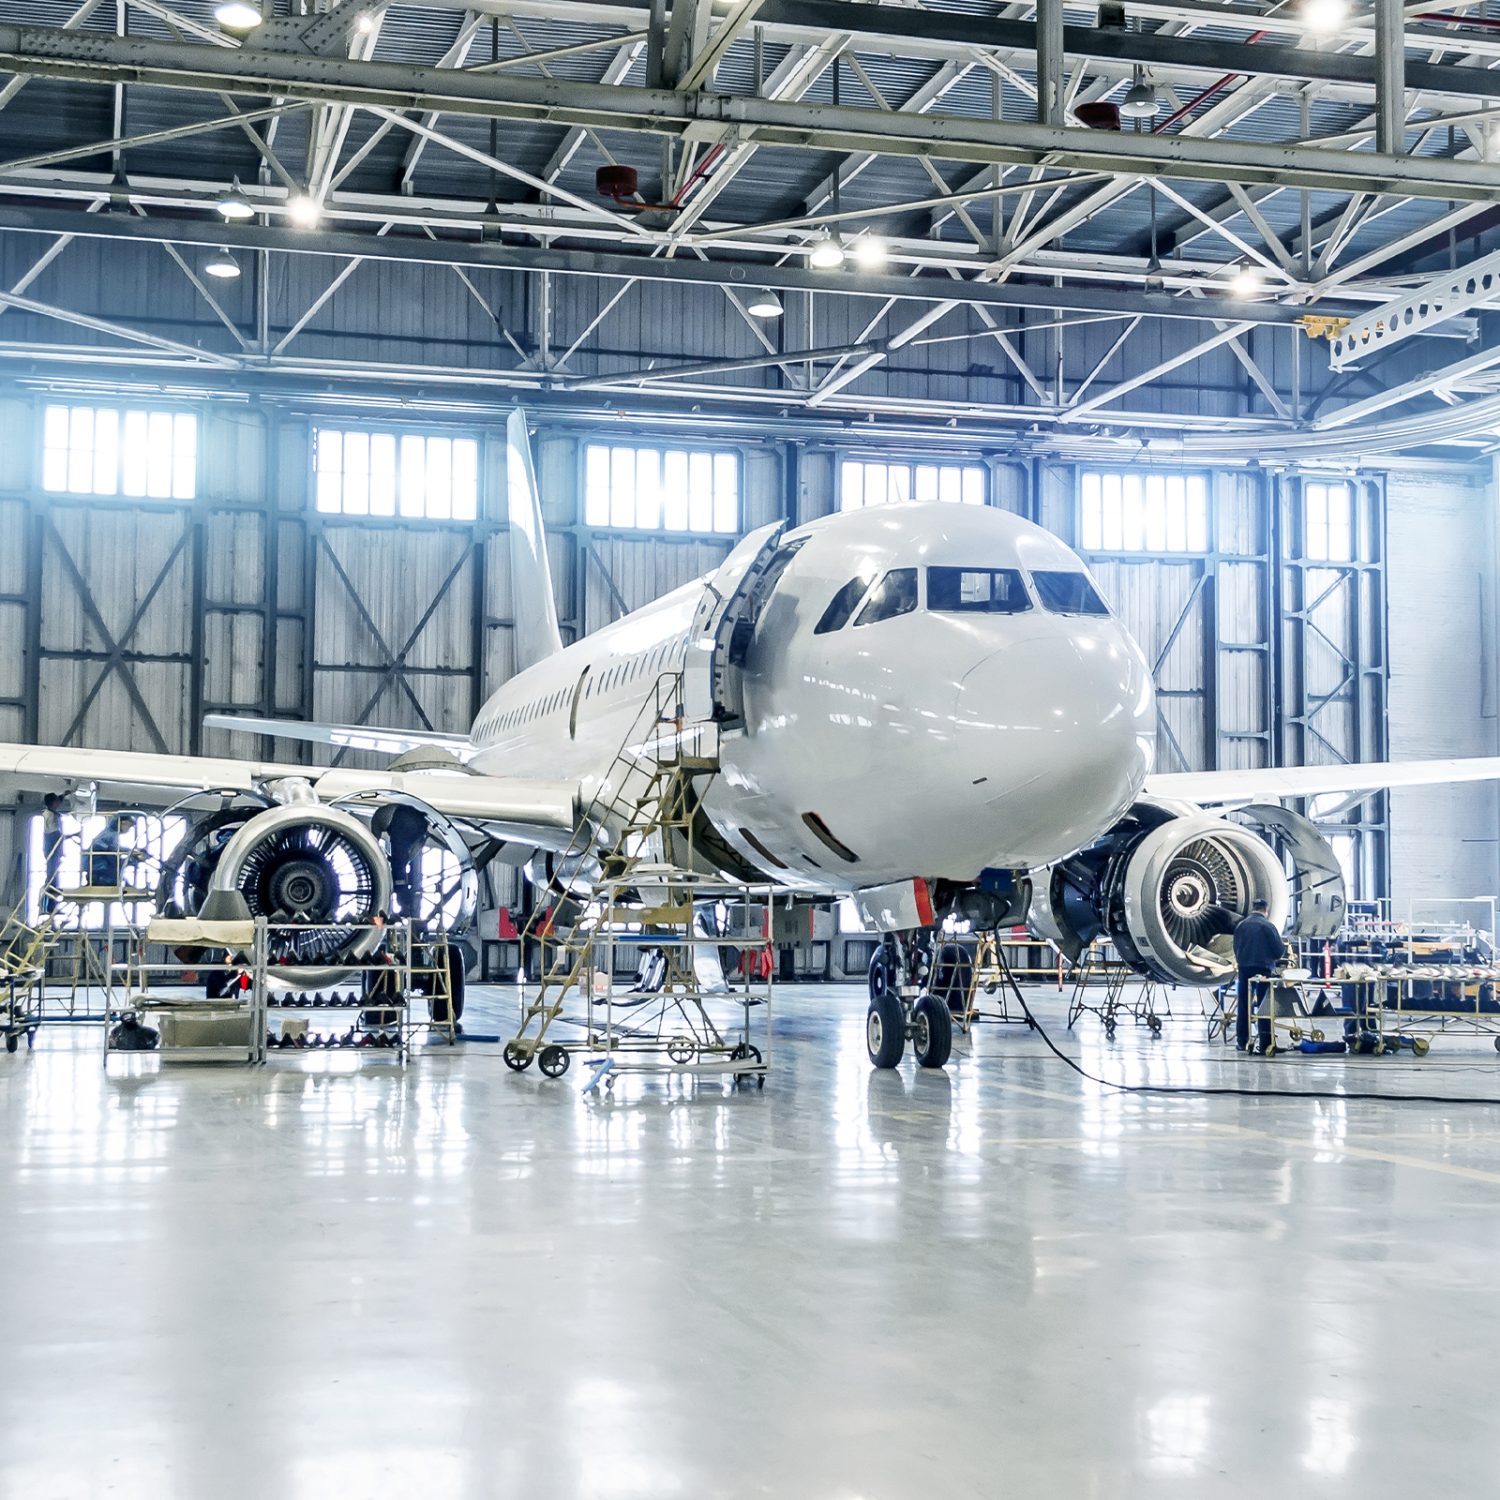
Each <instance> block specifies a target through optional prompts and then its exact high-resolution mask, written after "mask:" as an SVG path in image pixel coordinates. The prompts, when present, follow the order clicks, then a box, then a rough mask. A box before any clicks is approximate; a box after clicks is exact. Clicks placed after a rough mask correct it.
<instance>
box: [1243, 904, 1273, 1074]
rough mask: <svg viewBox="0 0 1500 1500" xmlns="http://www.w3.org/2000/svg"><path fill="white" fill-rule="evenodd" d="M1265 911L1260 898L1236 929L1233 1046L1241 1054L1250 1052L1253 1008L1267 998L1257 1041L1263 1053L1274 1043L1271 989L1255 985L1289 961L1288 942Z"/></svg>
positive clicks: (1263, 985)
mask: <svg viewBox="0 0 1500 1500" xmlns="http://www.w3.org/2000/svg"><path fill="white" fill-rule="evenodd" d="M1266 910H1267V908H1266V903H1265V902H1264V901H1263V900H1261V899H1259V898H1257V899H1256V900H1255V901H1254V902H1253V903H1252V904H1251V908H1250V915H1249V916H1248V917H1245V918H1244V919H1243V920H1242V921H1241V922H1240V924H1239V926H1238V927H1236V928H1235V929H1234V962H1235V966H1236V967H1237V968H1238V969H1239V1004H1238V1005H1237V1006H1236V1007H1235V1013H1234V1044H1235V1046H1236V1047H1238V1048H1239V1050H1240V1051H1241V1052H1248V1051H1249V1050H1250V1007H1251V1006H1252V1005H1253V1004H1254V1003H1255V1001H1256V1000H1257V999H1259V998H1260V997H1261V996H1265V997H1266V998H1267V1001H1268V1005H1267V1009H1266V1012H1265V1014H1264V1015H1263V1016H1262V1018H1261V1020H1260V1021H1259V1022H1257V1024H1256V1040H1257V1042H1258V1044H1259V1048H1260V1050H1261V1051H1262V1052H1264V1051H1265V1050H1266V1048H1267V1047H1269V1046H1270V1043H1271V1022H1270V1019H1269V1017H1270V1014H1271V1012H1270V1008H1269V1003H1270V986H1269V985H1267V984H1257V983H1256V982H1255V981H1257V980H1265V979H1269V978H1270V977H1271V975H1272V974H1274V973H1275V972H1276V966H1277V964H1279V963H1280V962H1281V961H1282V959H1284V958H1285V957H1286V940H1285V939H1284V938H1283V937H1282V936H1281V934H1280V932H1278V931H1277V929H1276V924H1275V923H1274V922H1272V921H1271V919H1270V918H1269V917H1268V916H1267V915H1266Z"/></svg>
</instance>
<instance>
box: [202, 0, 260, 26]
mask: <svg viewBox="0 0 1500 1500" xmlns="http://www.w3.org/2000/svg"><path fill="white" fill-rule="evenodd" d="M214 20H216V21H217V22H218V23H219V25H220V26H222V27H223V28H224V30H225V31H254V30H255V28H256V27H257V26H259V25H260V23H261V22H262V21H263V20H265V17H264V16H263V15H261V13H260V6H258V5H251V4H250V0H222V3H221V4H219V5H216V6H214Z"/></svg>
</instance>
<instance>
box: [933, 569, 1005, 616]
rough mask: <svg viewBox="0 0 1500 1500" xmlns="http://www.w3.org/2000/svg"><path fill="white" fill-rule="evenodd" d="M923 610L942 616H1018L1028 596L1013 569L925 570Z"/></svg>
mask: <svg viewBox="0 0 1500 1500" xmlns="http://www.w3.org/2000/svg"><path fill="white" fill-rule="evenodd" d="M927 608H928V609H930V610H937V611H939V612H941V613H942V614H975V615H1018V614H1020V613H1021V612H1022V611H1023V610H1028V609H1030V608H1031V596H1030V595H1029V594H1028V593H1027V592H1026V585H1025V584H1024V583H1023V582H1022V580H1021V574H1020V571H1019V570H1018V569H1016V568H928V570H927Z"/></svg>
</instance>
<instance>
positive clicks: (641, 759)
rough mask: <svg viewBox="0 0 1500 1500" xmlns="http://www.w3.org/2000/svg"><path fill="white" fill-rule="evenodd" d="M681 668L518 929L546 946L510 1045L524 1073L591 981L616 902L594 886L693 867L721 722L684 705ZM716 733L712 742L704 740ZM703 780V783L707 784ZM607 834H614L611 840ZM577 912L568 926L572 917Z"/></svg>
mask: <svg viewBox="0 0 1500 1500" xmlns="http://www.w3.org/2000/svg"><path fill="white" fill-rule="evenodd" d="M682 697H683V682H682V673H681V672H664V673H662V674H661V675H660V676H659V677H658V678H657V679H656V682H655V683H654V684H653V686H652V691H651V693H650V695H649V696H648V697H647V698H646V700H645V701H644V702H643V704H642V705H641V709H640V712H639V713H638V714H637V715H636V718H635V721H634V722H633V723H632V724H631V726H630V729H629V730H628V731H627V733H626V735H625V739H624V742H623V743H622V744H621V746H620V749H619V751H618V753H617V754H616V755H615V758H614V761H613V762H612V763H611V765H610V768H609V771H608V774H607V775H606V776H605V777H604V779H603V780H602V781H601V782H600V789H599V791H598V792H596V793H595V795H594V798H593V800H592V801H591V802H590V803H589V805H588V807H587V808H585V809H584V813H583V816H582V818H581V819H580V820H579V824H578V828H577V830H576V831H575V832H574V834H573V837H572V839H571V840H570V841H569V843H568V846H567V848H566V849H564V851H563V852H562V854H561V855H560V856H559V857H558V858H557V860H556V861H555V868H556V870H557V872H558V873H557V874H556V875H555V876H554V877H553V881H552V885H553V888H554V892H555V899H554V900H553V901H552V903H551V904H550V905H547V904H544V903H538V905H537V907H536V909H535V910H534V911H533V912H532V914H531V917H530V919H529V920H528V921H527V923H526V926H525V928H524V929H523V930H522V933H521V953H522V957H523V962H524V958H525V955H526V953H527V952H528V951H530V949H531V946H532V945H533V944H534V945H535V946H536V948H537V949H538V950H539V958H540V966H541V977H540V980H539V982H538V985H537V990H536V993H535V995H534V996H532V997H531V998H530V999H529V1000H527V1001H526V1002H525V1004H524V1005H523V1008H522V1012H521V1024H520V1026H519V1027H518V1028H517V1031H516V1034H515V1036H514V1037H513V1038H512V1039H511V1040H510V1041H509V1042H507V1043H506V1045H505V1053H504V1055H505V1061H506V1063H507V1064H508V1065H509V1066H510V1067H512V1068H514V1069H515V1070H516V1071H517V1072H520V1071H521V1070H522V1069H523V1068H526V1067H528V1066H529V1065H530V1063H531V1060H532V1058H533V1057H535V1056H536V1055H537V1054H538V1053H539V1052H542V1051H543V1050H544V1043H545V1038H546V1036H547V1032H548V1029H549V1028H550V1027H551V1025H552V1023H553V1022H554V1021H556V1020H557V1018H558V1017H559V1016H560V1015H562V1013H563V1010H564V1008H565V1007H566V1006H567V1005H568V1003H569V1001H570V1000H572V999H574V998H575V997H576V996H578V995H580V994H584V995H585V996H586V995H587V994H588V992H589V986H591V985H592V982H593V980H592V976H593V972H594V967H595V956H596V949H597V947H598V944H599V942H600V939H601V936H602V935H603V929H604V926H605V924H606V923H607V921H608V916H609V912H610V909H611V906H610V904H609V903H605V904H601V903H600V902H599V901H597V900H596V899H594V895H593V891H594V888H595V887H596V886H599V885H601V884H604V883H608V884H609V885H611V886H612V887H614V888H616V889H618V888H619V887H620V886H621V885H622V884H628V883H629V882H630V879H631V877H632V876H633V875H634V874H636V872H638V871H641V870H642V867H647V869H648V870H649V883H650V884H652V885H660V884H662V882H663V877H664V871H665V870H668V869H676V870H690V869H691V868H692V866H693V848H694V814H695V812H696V809H697V806H698V803H699V801H700V799H701V795H702V789H703V788H702V785H700V784H699V783H700V779H701V778H709V779H711V778H712V777H713V776H715V775H716V774H717V773H718V770H719V758H718V745H717V742H718V730H717V726H716V725H714V724H711V723H708V724H705V723H702V722H698V721H691V722H690V721H688V720H687V719H686V718H685V716H684V713H683V707H682ZM710 739H711V740H712V745H711V746H707V745H705V744H704V743H703V742H704V741H705V740H710ZM705 784H706V783H705ZM606 841H607V842H606ZM570 916H571V918H572V920H571V921H570V922H568V924H567V925H564V921H565V919H566V918H568V917H570ZM545 1050H546V1052H547V1053H548V1054H549V1056H546V1057H543V1058H542V1060H541V1061H542V1065H543V1071H544V1072H548V1073H551V1072H552V1066H551V1065H552V1064H553V1057H554V1056H555V1054H558V1053H562V1052H563V1049H562V1048H553V1047H547V1048H545ZM556 1066H557V1071H559V1072H560V1071H563V1070H565V1069H566V1067H567V1059H566V1056H565V1055H563V1056H562V1057H560V1058H557V1061H556Z"/></svg>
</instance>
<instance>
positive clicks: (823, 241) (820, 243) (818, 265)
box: [807, 230, 844, 271]
mask: <svg viewBox="0 0 1500 1500" xmlns="http://www.w3.org/2000/svg"><path fill="white" fill-rule="evenodd" d="M807 263H808V265H810V266H812V267H813V268H814V269H815V270H819V271H832V270H834V269H836V268H837V267H839V266H841V265H843V263H844V247H843V246H842V245H841V244H840V243H839V242H838V241H837V240H836V239H834V237H833V236H832V235H831V234H829V233H828V232H827V230H824V232H823V233H822V234H820V235H819V236H818V237H817V239H815V240H814V241H813V242H812V249H811V250H809V251H808V253H807Z"/></svg>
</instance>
